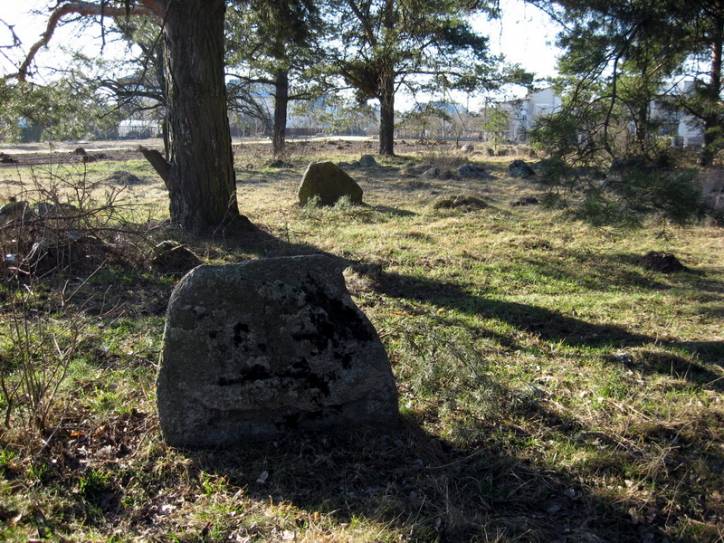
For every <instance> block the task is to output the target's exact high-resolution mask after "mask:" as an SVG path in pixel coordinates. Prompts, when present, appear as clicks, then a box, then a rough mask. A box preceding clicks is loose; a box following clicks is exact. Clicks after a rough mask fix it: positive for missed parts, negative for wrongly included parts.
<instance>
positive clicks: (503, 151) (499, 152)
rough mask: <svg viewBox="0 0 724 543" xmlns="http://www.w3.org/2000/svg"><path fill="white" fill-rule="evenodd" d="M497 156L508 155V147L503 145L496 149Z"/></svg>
mask: <svg viewBox="0 0 724 543" xmlns="http://www.w3.org/2000/svg"><path fill="white" fill-rule="evenodd" d="M495 156H508V149H506V148H505V147H501V148H500V149H498V150H497V151H495Z"/></svg>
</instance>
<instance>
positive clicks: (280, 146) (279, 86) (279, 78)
mask: <svg viewBox="0 0 724 543" xmlns="http://www.w3.org/2000/svg"><path fill="white" fill-rule="evenodd" d="M288 104H289V72H287V71H286V70H280V71H278V72H277V73H276V76H275V78H274V134H273V137H272V151H273V153H274V158H283V157H284V145H285V143H286V137H287V105H288Z"/></svg>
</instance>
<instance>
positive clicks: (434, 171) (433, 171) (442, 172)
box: [421, 166, 455, 179]
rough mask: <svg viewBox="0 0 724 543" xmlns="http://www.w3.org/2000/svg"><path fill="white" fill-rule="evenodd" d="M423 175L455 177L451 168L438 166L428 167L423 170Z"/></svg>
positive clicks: (442, 177) (430, 177)
mask: <svg viewBox="0 0 724 543" xmlns="http://www.w3.org/2000/svg"><path fill="white" fill-rule="evenodd" d="M421 175H422V177H425V178H427V179H451V178H453V177H455V175H454V174H453V173H452V172H451V171H450V170H446V169H442V168H438V167H437V166H433V167H432V168H428V169H427V170H425V171H424V172H422V174H421Z"/></svg>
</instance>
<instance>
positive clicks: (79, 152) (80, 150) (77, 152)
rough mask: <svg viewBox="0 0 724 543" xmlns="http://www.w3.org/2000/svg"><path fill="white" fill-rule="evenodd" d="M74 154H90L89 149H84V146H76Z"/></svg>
mask: <svg viewBox="0 0 724 543" xmlns="http://www.w3.org/2000/svg"><path fill="white" fill-rule="evenodd" d="M73 154H74V155H78V156H88V151H86V150H85V149H83V147H76V148H75V150H74V151H73Z"/></svg>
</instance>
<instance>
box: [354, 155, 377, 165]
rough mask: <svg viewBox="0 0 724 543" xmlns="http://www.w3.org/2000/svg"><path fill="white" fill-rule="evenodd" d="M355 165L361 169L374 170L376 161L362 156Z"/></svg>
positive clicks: (373, 158) (371, 157)
mask: <svg viewBox="0 0 724 543" xmlns="http://www.w3.org/2000/svg"><path fill="white" fill-rule="evenodd" d="M357 163H358V164H359V165H360V166H361V167H362V168H374V167H375V166H377V161H376V160H375V157H373V156H372V155H362V156H361V157H360V159H359V160H358V161H357Z"/></svg>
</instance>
